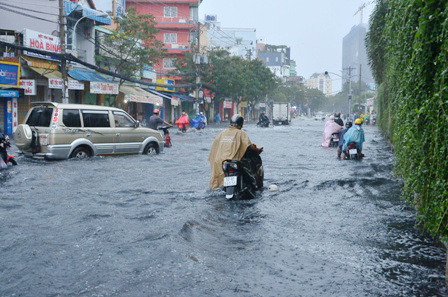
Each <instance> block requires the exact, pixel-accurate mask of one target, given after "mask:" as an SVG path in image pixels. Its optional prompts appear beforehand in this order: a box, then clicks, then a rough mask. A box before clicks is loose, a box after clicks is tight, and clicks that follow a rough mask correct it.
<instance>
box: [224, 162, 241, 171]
mask: <svg viewBox="0 0 448 297" xmlns="http://www.w3.org/2000/svg"><path fill="white" fill-rule="evenodd" d="M222 169H223V170H224V171H227V170H238V164H236V163H232V162H223V163H222Z"/></svg>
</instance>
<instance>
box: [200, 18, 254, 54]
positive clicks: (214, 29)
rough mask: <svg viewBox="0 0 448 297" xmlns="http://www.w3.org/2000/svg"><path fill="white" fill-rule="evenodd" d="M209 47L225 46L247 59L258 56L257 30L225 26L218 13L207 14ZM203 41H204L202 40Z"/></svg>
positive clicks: (206, 41) (207, 42)
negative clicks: (219, 19) (222, 24)
mask: <svg viewBox="0 0 448 297" xmlns="http://www.w3.org/2000/svg"><path fill="white" fill-rule="evenodd" d="M205 26H206V28H207V37H206V40H205V42H204V43H206V46H207V48H223V49H226V50H228V51H229V52H230V54H231V55H233V56H239V57H241V58H243V59H245V60H252V59H255V58H256V46H257V30H256V29H254V28H223V27H221V23H220V22H218V18H217V16H216V15H206V16H205ZM201 42H202V41H201Z"/></svg>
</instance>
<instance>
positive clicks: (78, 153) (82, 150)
mask: <svg viewBox="0 0 448 297" xmlns="http://www.w3.org/2000/svg"><path fill="white" fill-rule="evenodd" d="M91 156H92V153H91V151H90V149H89V148H87V147H85V146H78V147H77V148H75V150H74V151H73V152H72V154H71V155H70V158H74V159H78V160H83V159H87V158H90V157H91Z"/></svg>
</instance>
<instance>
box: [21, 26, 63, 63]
mask: <svg viewBox="0 0 448 297" xmlns="http://www.w3.org/2000/svg"><path fill="white" fill-rule="evenodd" d="M23 45H24V46H27V47H31V48H35V49H38V50H43V51H48V52H52V53H58V54H60V53H61V42H60V40H59V37H57V36H53V35H48V34H44V33H40V32H36V31H33V30H30V29H25V30H23ZM23 53H24V54H25V55H27V56H30V57H37V58H41V59H46V60H54V61H59V58H56V57H52V56H49V55H41V54H38V53H32V52H28V51H23Z"/></svg>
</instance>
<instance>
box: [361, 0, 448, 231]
mask: <svg viewBox="0 0 448 297" xmlns="http://www.w3.org/2000/svg"><path fill="white" fill-rule="evenodd" d="M367 44H368V54H369V58H370V61H371V65H372V69H373V74H374V77H375V80H376V81H377V83H378V84H379V85H380V88H379V90H378V97H377V101H378V120H379V124H380V127H381V128H382V129H383V131H385V133H387V135H388V136H389V137H390V138H391V140H392V141H393V143H394V148H395V152H396V156H397V166H396V169H397V173H398V174H400V175H401V176H402V177H403V178H404V180H405V186H404V195H405V197H406V198H407V199H408V200H409V201H410V202H411V203H414V205H415V206H416V208H417V211H418V219H419V222H420V223H421V224H422V225H423V226H424V227H425V228H426V229H427V230H428V231H429V232H431V233H432V234H437V235H439V236H441V237H442V238H444V239H445V240H448V158H447V156H448V134H447V133H448V99H447V98H448V3H446V1H437V0H426V1H422V0H408V1H402V0H378V1H377V6H376V8H375V11H374V13H373V14H372V17H371V20H370V33H369V34H368V36H367Z"/></svg>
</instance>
